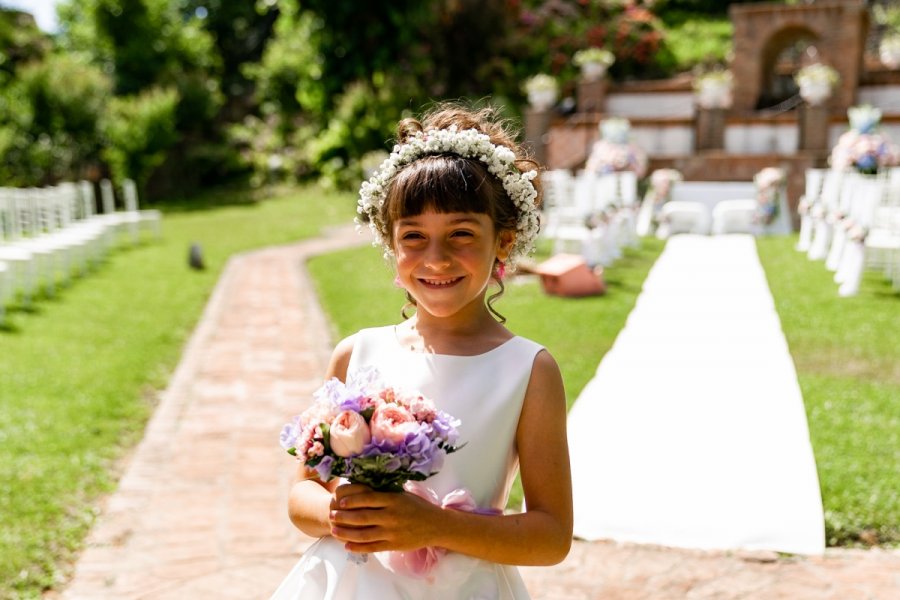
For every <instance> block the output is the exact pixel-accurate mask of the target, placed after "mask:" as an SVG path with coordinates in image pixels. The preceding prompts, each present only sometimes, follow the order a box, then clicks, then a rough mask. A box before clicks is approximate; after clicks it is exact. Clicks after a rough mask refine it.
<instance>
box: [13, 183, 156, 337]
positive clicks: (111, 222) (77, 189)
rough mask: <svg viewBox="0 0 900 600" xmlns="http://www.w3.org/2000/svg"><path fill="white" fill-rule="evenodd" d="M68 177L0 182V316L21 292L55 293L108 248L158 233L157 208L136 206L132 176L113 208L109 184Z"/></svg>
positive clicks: (26, 297) (27, 295)
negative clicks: (46, 182) (36, 184)
mask: <svg viewBox="0 0 900 600" xmlns="http://www.w3.org/2000/svg"><path fill="white" fill-rule="evenodd" d="M100 195H101V203H100V208H101V211H99V212H98V211H97V201H96V194H95V190H94V185H93V184H92V183H90V182H88V181H81V182H79V183H77V184H76V183H72V182H66V183H61V184H59V185H56V186H52V187H43V188H0V321H2V319H3V316H4V313H5V308H6V306H7V304H9V303H10V302H12V301H13V300H14V299H15V298H16V297H20V298H21V300H22V302H23V304H25V305H29V304H30V303H31V302H32V300H33V299H34V297H35V296H36V294H37V293H38V292H40V291H42V290H43V291H44V292H45V293H47V294H48V295H53V294H54V293H55V290H56V288H57V286H58V285H60V284H63V285H65V284H66V283H67V282H68V281H69V280H70V279H71V278H73V277H75V276H79V275H83V274H85V273H87V272H88V271H90V270H91V269H92V268H93V267H94V266H95V265H96V264H97V263H98V262H99V261H100V260H101V259H102V258H103V257H104V256H105V255H106V254H107V253H108V252H109V250H110V249H111V248H113V247H115V246H117V245H119V244H120V243H122V242H127V243H137V242H139V241H140V240H141V237H142V234H144V233H145V232H152V234H153V235H154V236H156V237H159V236H160V235H161V213H160V212H159V211H157V210H140V209H139V208H138V198H137V188H136V186H135V184H134V182H133V181H131V180H125V181H124V183H123V186H122V194H121V197H122V203H123V204H124V210H116V205H115V193H114V190H113V185H112V183H111V182H110V181H108V180H103V181H102V182H100Z"/></svg>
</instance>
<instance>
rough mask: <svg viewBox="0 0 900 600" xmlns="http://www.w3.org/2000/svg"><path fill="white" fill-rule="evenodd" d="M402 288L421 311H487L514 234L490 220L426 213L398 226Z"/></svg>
mask: <svg viewBox="0 0 900 600" xmlns="http://www.w3.org/2000/svg"><path fill="white" fill-rule="evenodd" d="M393 234H394V254H395V256H396V257H397V275H398V276H399V278H400V283H401V285H402V286H403V287H404V288H406V291H408V292H409V293H410V295H412V297H413V298H415V300H416V303H417V310H418V311H425V312H427V313H428V314H430V315H432V316H435V317H451V316H455V315H458V314H460V313H465V312H468V311H476V312H477V311H481V310H484V294H485V290H486V289H487V286H488V283H489V282H490V279H491V272H492V270H493V268H494V259H495V258H500V260H506V258H507V257H508V256H509V250H510V248H511V246H512V242H513V240H514V237H513V234H512V233H510V232H503V233H501V234H500V235H498V234H497V232H496V231H494V224H493V222H492V221H491V218H490V217H489V216H488V215H485V214H481V213H473V212H462V213H438V212H434V211H431V210H429V211H426V212H424V213H422V214H420V215H415V216H412V217H405V218H402V219H399V220H398V221H397V222H396V223H394V231H393Z"/></svg>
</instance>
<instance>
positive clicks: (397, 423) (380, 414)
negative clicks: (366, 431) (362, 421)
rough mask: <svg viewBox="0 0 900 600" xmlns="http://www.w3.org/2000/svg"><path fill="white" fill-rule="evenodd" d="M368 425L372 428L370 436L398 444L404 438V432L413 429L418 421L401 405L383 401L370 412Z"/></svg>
mask: <svg viewBox="0 0 900 600" xmlns="http://www.w3.org/2000/svg"><path fill="white" fill-rule="evenodd" d="M369 426H370V427H371V428H372V437H375V438H377V439H379V440H382V441H386V442H391V443H393V444H399V443H400V442H402V441H403V440H405V439H406V434H408V433H412V432H413V431H415V429H416V427H417V426H418V423H416V420H415V418H413V416H412V413H410V412H409V410H408V409H406V408H404V407H403V406H400V405H399V404H392V403H384V404H382V405H380V406H378V407H377V408H376V409H375V412H374V413H372V420H371V421H370V423H369Z"/></svg>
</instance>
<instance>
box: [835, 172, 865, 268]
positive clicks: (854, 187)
mask: <svg viewBox="0 0 900 600" xmlns="http://www.w3.org/2000/svg"><path fill="white" fill-rule="evenodd" d="M866 179H867V178H866V177H864V176H863V175H860V174H859V173H858V172H856V171H850V172H848V173H846V174H845V175H844V179H843V182H842V183H841V195H840V198H839V199H838V203H837V209H836V210H833V211H832V212H831V213H830V215H829V217H830V218H829V222H830V224H831V243H830V244H829V245H828V252H827V253H826V255H825V268H826V269H828V270H829V271H837V268H838V266H839V265H840V264H841V254H842V253H843V252H844V247H845V246H846V244H847V229H848V219H849V216H850V211H851V210H852V208H853V205H854V204H855V203H857V199H856V198H857V196H860V195H861V194H863V190H864V189H867V188H866V186H863V185H862V183H863V182H864V181H865V180H866Z"/></svg>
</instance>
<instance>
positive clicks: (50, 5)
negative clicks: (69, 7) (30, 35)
mask: <svg viewBox="0 0 900 600" xmlns="http://www.w3.org/2000/svg"><path fill="white" fill-rule="evenodd" d="M58 3H59V0H0V5H2V6H8V7H11V8H18V9H19V10H24V11H25V12H30V13H31V14H33V15H34V20H35V21H37V25H38V27H40V28H41V29H42V30H44V31H46V32H54V31H56V29H57V28H58V24H57V21H56V5H57V4H58Z"/></svg>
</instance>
